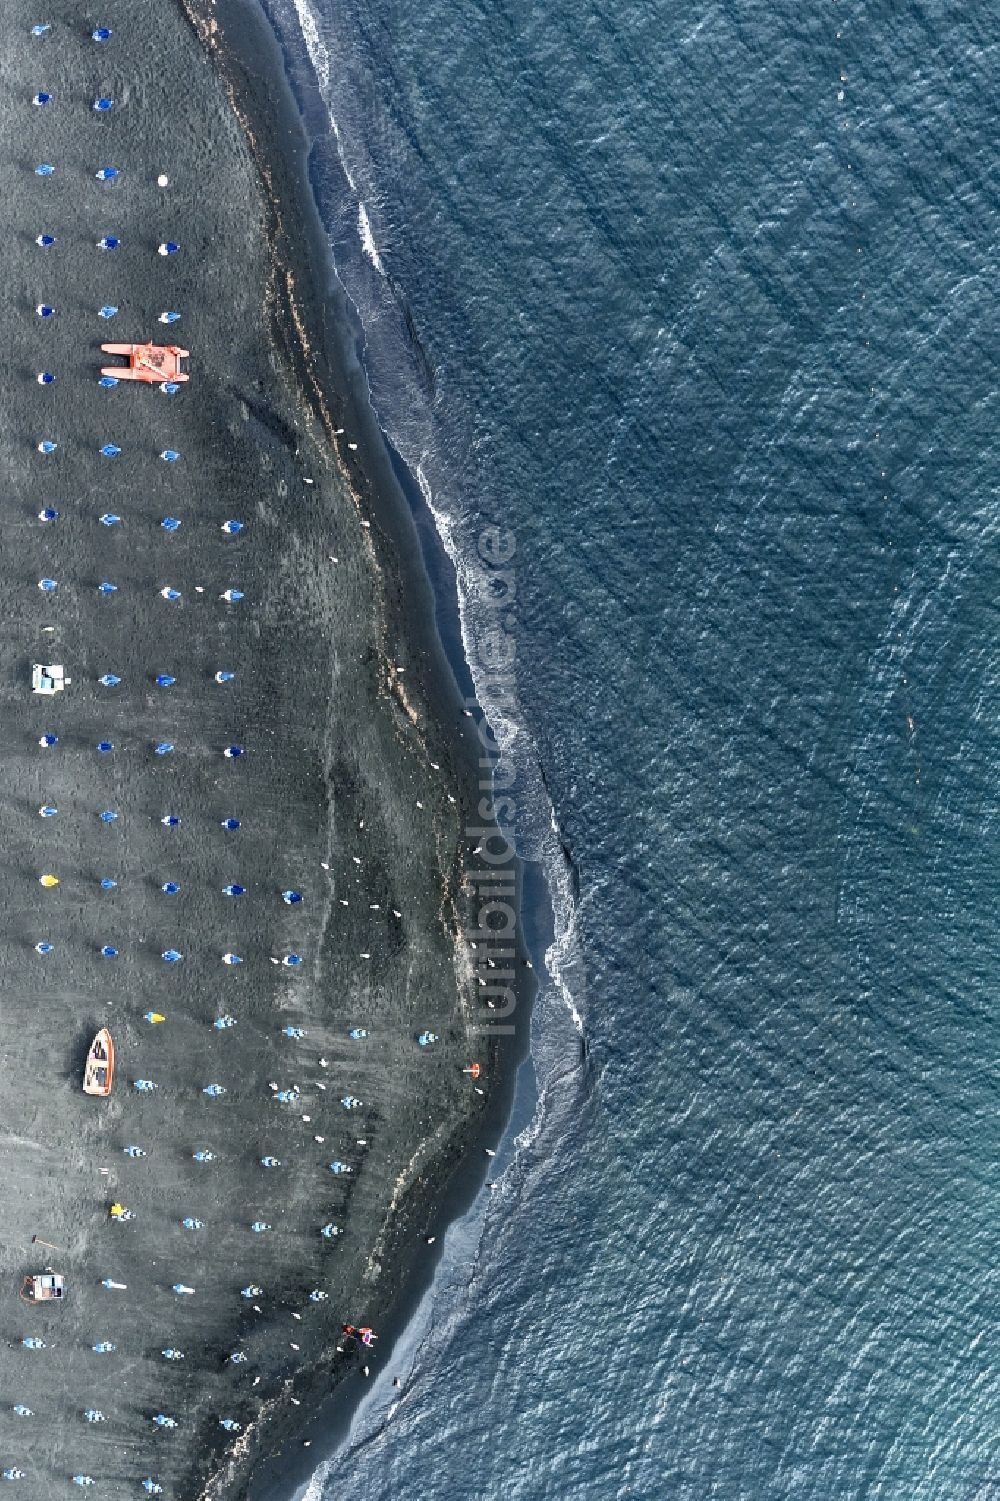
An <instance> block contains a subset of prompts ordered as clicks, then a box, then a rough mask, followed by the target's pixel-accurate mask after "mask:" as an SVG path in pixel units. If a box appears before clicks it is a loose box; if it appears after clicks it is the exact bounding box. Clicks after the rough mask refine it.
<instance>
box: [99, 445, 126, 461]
mask: <svg viewBox="0 0 1000 1501" xmlns="http://www.w3.org/2000/svg"><path fill="white" fill-rule="evenodd" d="M100 452H101V453H102V454H103V455H104V457H105V458H106V459H116V458H117V457H118V455H119V454H120V453H121V449H120V448H119V447H118V445H117V443H104V444H102V446H101V449H100Z"/></svg>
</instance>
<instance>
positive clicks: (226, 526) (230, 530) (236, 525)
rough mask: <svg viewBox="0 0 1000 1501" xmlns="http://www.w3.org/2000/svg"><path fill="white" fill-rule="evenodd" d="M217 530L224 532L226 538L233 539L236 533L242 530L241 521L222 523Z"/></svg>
mask: <svg viewBox="0 0 1000 1501" xmlns="http://www.w3.org/2000/svg"><path fill="white" fill-rule="evenodd" d="M219 530H220V531H223V532H225V533H226V536H227V537H235V536H236V533H237V532H241V531H242V530H243V523H242V521H224V522H223V523H222V526H221V527H220V528H219Z"/></svg>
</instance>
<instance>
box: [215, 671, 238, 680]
mask: <svg viewBox="0 0 1000 1501" xmlns="http://www.w3.org/2000/svg"><path fill="white" fill-rule="evenodd" d="M235 676H236V674H235V672H227V671H226V669H225V668H220V669H219V671H218V672H217V673H216V674H215V681H216V682H217V683H231V682H232V681H233V678H234V677H235Z"/></svg>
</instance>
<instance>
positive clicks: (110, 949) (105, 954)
mask: <svg viewBox="0 0 1000 1501" xmlns="http://www.w3.org/2000/svg"><path fill="white" fill-rule="evenodd" d="M101 957H102V958H104V959H117V958H118V950H117V949H116V948H114V946H113V945H112V944H110V943H106V944H105V945H104V947H103V948H102V949H101Z"/></svg>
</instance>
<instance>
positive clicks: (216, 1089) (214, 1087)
mask: <svg viewBox="0 0 1000 1501" xmlns="http://www.w3.org/2000/svg"><path fill="white" fill-rule="evenodd" d="M225 1092H226V1087H225V1085H224V1084H206V1085H205V1087H204V1089H203V1090H202V1094H207V1095H210V1096H211V1097H212V1099H217V1098H218V1097H219V1095H223V1094H225Z"/></svg>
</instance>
